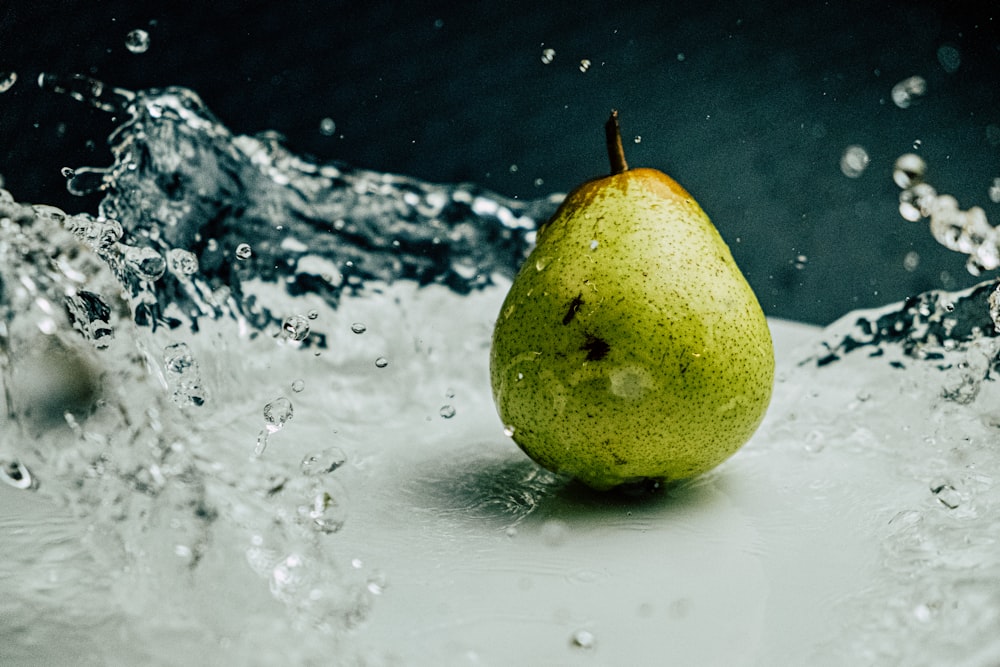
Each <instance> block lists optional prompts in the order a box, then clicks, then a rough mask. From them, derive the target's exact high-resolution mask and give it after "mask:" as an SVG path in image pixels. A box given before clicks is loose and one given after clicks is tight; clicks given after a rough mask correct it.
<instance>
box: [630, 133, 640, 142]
mask: <svg viewBox="0 0 1000 667" xmlns="http://www.w3.org/2000/svg"><path fill="white" fill-rule="evenodd" d="M632 141H634V142H635V143H637V144H641V143H642V136H640V135H638V134H637V135H635V139H633V140H632Z"/></svg>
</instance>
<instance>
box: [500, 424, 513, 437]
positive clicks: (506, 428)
mask: <svg viewBox="0 0 1000 667" xmlns="http://www.w3.org/2000/svg"><path fill="white" fill-rule="evenodd" d="M503 434H504V435H505V436H507V437H508V438H513V437H514V427H513V426H511V425H510V424H507V425H506V426H504V427H503Z"/></svg>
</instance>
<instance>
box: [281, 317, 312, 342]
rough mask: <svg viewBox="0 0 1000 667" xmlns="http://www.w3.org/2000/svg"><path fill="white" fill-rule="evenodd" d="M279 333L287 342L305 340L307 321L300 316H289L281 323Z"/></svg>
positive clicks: (307, 331)
mask: <svg viewBox="0 0 1000 667" xmlns="http://www.w3.org/2000/svg"><path fill="white" fill-rule="evenodd" d="M281 333H282V335H283V336H284V337H285V338H288V339H289V340H295V341H300V340H305V339H306V337H307V336H308V335H309V320H307V319H306V318H304V317H302V316H301V315H290V316H289V317H286V318H285V321H284V323H282V325H281Z"/></svg>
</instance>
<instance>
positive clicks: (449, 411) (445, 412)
mask: <svg viewBox="0 0 1000 667" xmlns="http://www.w3.org/2000/svg"><path fill="white" fill-rule="evenodd" d="M438 414H439V415H441V417H442V418H444V419H451V418H452V417H454V416H455V406H453V405H442V406H441V409H440V410H439V411H438Z"/></svg>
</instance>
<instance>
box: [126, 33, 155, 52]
mask: <svg viewBox="0 0 1000 667" xmlns="http://www.w3.org/2000/svg"><path fill="white" fill-rule="evenodd" d="M125 48H126V49H128V50H129V51H131V52H132V53H145V52H146V51H147V50H148V49H149V33H148V32H146V31H145V30H142V29H140V28H136V29H135V30H132V31H131V32H129V34H127V35H125Z"/></svg>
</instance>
